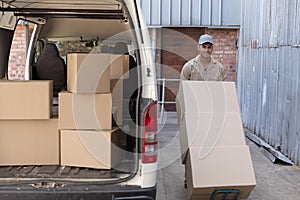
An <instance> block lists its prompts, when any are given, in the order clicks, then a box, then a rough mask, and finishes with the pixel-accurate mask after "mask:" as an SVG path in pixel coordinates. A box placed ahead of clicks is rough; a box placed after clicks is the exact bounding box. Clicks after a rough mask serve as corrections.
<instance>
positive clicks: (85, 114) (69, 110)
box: [58, 92, 112, 130]
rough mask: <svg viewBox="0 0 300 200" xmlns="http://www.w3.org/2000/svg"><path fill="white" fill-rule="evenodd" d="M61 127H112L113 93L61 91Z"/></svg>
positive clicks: (59, 124)
mask: <svg viewBox="0 0 300 200" xmlns="http://www.w3.org/2000/svg"><path fill="white" fill-rule="evenodd" d="M58 112H59V123H58V126H59V129H89V130H91V129H102V130H103V129H111V127H112V98H111V94H110V93H109V94H73V93H69V92H60V93H59V111H58Z"/></svg>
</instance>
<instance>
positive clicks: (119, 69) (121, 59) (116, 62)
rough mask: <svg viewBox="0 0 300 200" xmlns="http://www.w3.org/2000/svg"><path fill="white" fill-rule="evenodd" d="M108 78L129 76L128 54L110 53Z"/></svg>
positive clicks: (125, 77)
mask: <svg viewBox="0 0 300 200" xmlns="http://www.w3.org/2000/svg"><path fill="white" fill-rule="evenodd" d="M110 78H111V79H127V78H129V55H123V54H110Z"/></svg>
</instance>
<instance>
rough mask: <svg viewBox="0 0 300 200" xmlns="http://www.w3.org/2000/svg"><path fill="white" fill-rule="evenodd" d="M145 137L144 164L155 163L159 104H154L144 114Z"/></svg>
mask: <svg viewBox="0 0 300 200" xmlns="http://www.w3.org/2000/svg"><path fill="white" fill-rule="evenodd" d="M143 125H144V136H143V146H142V162H143V163H153V162H156V160H157V145H158V142H157V136H156V133H157V102H156V101H154V102H152V103H151V104H150V105H149V106H148V107H147V108H146V111H145V114H144V124H143Z"/></svg>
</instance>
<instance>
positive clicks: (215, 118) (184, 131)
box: [179, 113, 246, 163]
mask: <svg viewBox="0 0 300 200" xmlns="http://www.w3.org/2000/svg"><path fill="white" fill-rule="evenodd" d="M180 124H181V125H180V129H179V133H180V135H179V138H180V139H179V141H180V148H181V160H182V163H184V161H185V156H186V153H187V151H188V148H190V147H222V146H242V145H246V142H245V136H244V130H243V126H242V121H241V117H240V114H239V113H185V114H184V115H183V118H182V121H181V122H180Z"/></svg>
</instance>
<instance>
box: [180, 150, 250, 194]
mask: <svg viewBox="0 0 300 200" xmlns="http://www.w3.org/2000/svg"><path fill="white" fill-rule="evenodd" d="M185 169H186V178H187V193H188V198H189V199H195V197H199V199H202V198H200V197H201V196H203V197H204V198H203V199H208V198H206V197H208V196H210V195H211V194H212V193H213V191H214V190H219V189H238V190H240V192H241V193H240V195H239V199H246V198H247V197H248V196H249V194H250V193H251V191H252V190H253V188H254V187H255V185H256V180H255V175H254V170H253V166H252V161H251V157H250V151H249V147H248V146H245V145H244V146H234V147H214V148H190V150H189V153H188V156H187V162H186V165H185Z"/></svg>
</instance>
